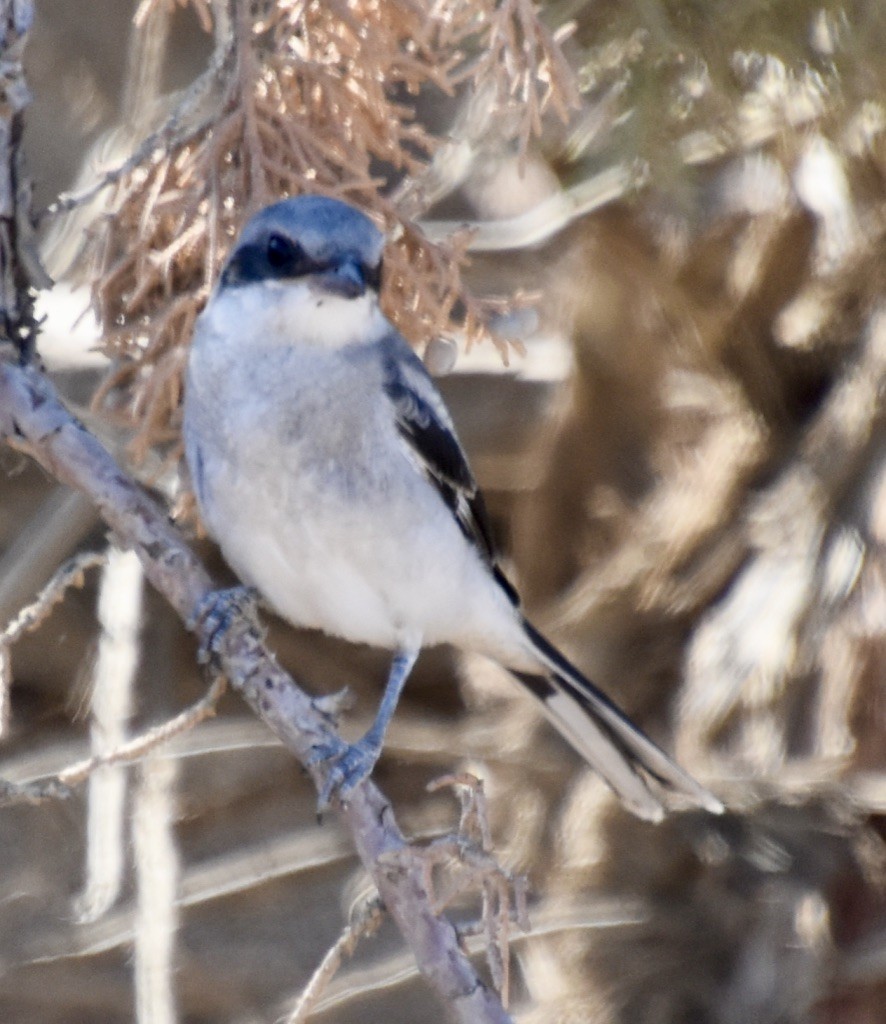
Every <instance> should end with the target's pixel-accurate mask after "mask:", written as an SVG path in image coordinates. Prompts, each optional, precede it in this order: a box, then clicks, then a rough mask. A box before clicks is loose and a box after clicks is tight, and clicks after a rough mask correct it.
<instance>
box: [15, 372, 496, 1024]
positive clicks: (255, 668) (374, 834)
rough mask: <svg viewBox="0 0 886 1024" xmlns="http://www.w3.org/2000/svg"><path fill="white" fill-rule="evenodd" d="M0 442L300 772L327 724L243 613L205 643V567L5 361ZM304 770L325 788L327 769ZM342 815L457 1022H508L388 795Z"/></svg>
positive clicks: (157, 511) (48, 388)
mask: <svg viewBox="0 0 886 1024" xmlns="http://www.w3.org/2000/svg"><path fill="white" fill-rule="evenodd" d="M0 437H2V438H4V439H5V440H6V441H7V443H9V444H10V445H11V446H12V447H14V448H16V449H17V450H19V451H24V452H26V453H28V454H29V455H31V456H32V457H33V458H34V459H35V460H36V461H37V462H38V463H40V465H41V466H43V468H44V469H45V470H47V472H49V473H50V474H52V475H53V476H54V477H56V478H57V479H58V480H59V481H61V482H63V483H65V484H67V485H68V486H70V487H73V488H76V489H78V490H80V491H82V492H83V493H85V494H86V495H87V496H88V497H89V498H90V500H91V501H92V502H93V503H94V504H95V506H96V508H97V509H98V511H99V513H100V514H101V516H102V517H103V519H104V520H105V522H106V523H107V524H108V525H109V526H110V528H111V530H112V531H113V532H114V534H115V535H116V538H117V542H118V543H120V544H121V545H122V546H124V547H128V548H131V549H132V550H134V551H135V552H136V553H137V555H138V557H139V558H140V560H141V562H142V564H143V566H144V569H145V575H146V576H147V577H148V579H149V580H150V581H151V583H152V584H153V585H154V586H155V587H156V588H157V590H159V591H160V592H161V593H162V594H163V595H164V596H165V597H166V599H167V600H168V601H169V603H170V604H171V605H172V606H173V608H174V609H175V610H176V612H177V613H178V614H179V616H180V617H181V618H182V620H183V621H184V622H186V623H188V624H189V625H190V626H191V628H193V629H194V630H195V631H196V632H197V634H198V639H199V640H200V642H201V644H202V645H203V646H204V647H205V648H206V649H209V648H210V647H211V649H212V650H213V651H214V652H215V653H216V655H217V657H218V660H219V664H220V666H221V669H222V671H223V673H224V675H225V676H226V677H227V678H228V680H229V681H230V683H231V685H232V686H233V687H234V688H235V689H237V690H238V691H239V692H240V694H241V695H242V696H243V697H244V698H245V699H246V701H247V702H248V703H249V704H250V706H251V707H252V708H253V710H254V711H255V712H256V714H258V715H259V716H260V717H261V718H262V719H263V721H264V722H265V723H266V724H267V725H268V727H269V728H270V729H271V730H272V731H273V732H274V733H275V734H276V736H277V737H278V738H279V739H280V740H281V741H282V742H283V743H284V744H285V745H286V746H287V747H289V749H290V750H292V751H293V752H294V753H295V755H296V756H297V757H298V758H299V760H300V761H301V762H302V763H303V764H306V762H307V760H308V756H309V754H310V752H311V750H312V749H313V748H314V747H315V746H317V745H318V744H320V743H326V744H328V743H329V742H330V740H332V739H333V734H332V732H331V727H330V723H329V719H328V717H327V716H324V715H323V714H322V712H321V711H320V710H318V707H317V705H316V704H315V702H314V701H312V700H311V698H310V697H309V696H308V695H307V694H306V693H304V691H303V690H301V689H300V688H299V687H298V686H297V685H296V684H295V683H294V682H293V680H292V679H291V678H290V677H289V676H288V675H287V674H286V673H285V672H284V671H283V670H282V669H281V668H280V667H279V666H278V665H277V663H276V661H275V660H274V657H273V655H272V654H271V653H270V652H269V651H268V649H267V647H266V646H265V644H264V642H263V639H262V636H261V631H260V629H259V628H258V626H257V623H256V622H255V621H254V620H252V619H251V618H250V617H249V616H244V615H238V614H236V613H235V614H234V615H233V617H232V619H231V624H230V628H228V629H226V630H224V631H223V633H222V634H221V635H220V636H214V637H213V636H205V635H201V630H202V631H204V632H205V631H206V629H207V625H206V619H205V617H204V618H203V619H202V620H200V621H197V619H196V611H197V609H199V608H201V607H205V606H206V604H207V602H208V601H209V600H210V598H211V595H212V593H213V589H214V588H213V584H212V581H211V579H210V577H209V575H208V574H207V572H206V570H205V569H204V568H203V566H202V564H201V563H200V562H199V561H198V559H197V558H196V557H195V555H194V554H193V552H192V551H191V550H190V548H189V547H188V546H187V545H186V544H185V543H184V542H183V540H182V539H181V537H180V536H179V534H178V532H177V531H176V530H175V529H174V528H173V527H172V526H171V525H170V523H169V521H168V518H167V515H166V513H165V511H164V510H163V509H162V508H161V507H160V506H159V505H158V504H156V503H155V502H154V501H153V499H151V498H150V497H149V496H148V495H147V494H146V493H145V492H144V491H143V490H142V489H141V488H140V487H138V486H137V485H136V484H135V483H134V482H133V481H132V480H130V479H129V478H128V477H127V476H126V474H125V473H124V472H123V471H122V470H121V469H120V467H119V466H117V464H116V463H115V462H114V460H113V459H112V458H111V456H110V455H109V454H108V452H107V451H106V450H105V449H104V448H103V447H102V445H101V444H100V443H99V442H98V440H97V439H96V438H95V437H94V436H92V435H91V434H90V433H89V432H88V431H87V430H86V429H85V427H83V425H82V424H80V423H79V422H78V421H77V420H76V419H74V417H73V416H71V414H70V413H69V412H68V411H67V410H66V409H65V408H64V407H63V406H62V405H61V403H60V402H59V400H58V397H57V396H56V393H55V391H54V389H53V387H52V385H51V383H50V382H49V381H48V380H47V378H46V377H45V376H44V375H43V374H42V373H40V372H39V371H38V370H37V369H36V368H35V367H33V366H23V367H20V366H14V365H12V364H11V363H0ZM306 766H307V765H306ZM308 770H309V771H310V772H311V774H312V776H313V778H314V781H315V783H317V784H318V785H321V784H322V781H323V780H322V776H323V773H324V770H325V769H324V768H323V766H322V765H321V766H314V767H308ZM341 813H342V817H343V818H344V820H345V822H346V823H347V825H348V827H349V829H350V831H351V834H352V836H353V839H354V843H355V845H356V848H357V852H358V854H359V856H360V858H361V860H362V862H363V864H364V866H365V867H366V869H367V871H368V872H369V874H370V875H371V877H372V879H373V881H374V883H375V885H376V886H377V888H378V891H379V894H380V896H381V898H382V900H383V902H384V905H385V907H386V908H387V910H388V912H389V913H390V914H391V916H392V917H393V918H394V920H395V921H396V922H397V925H398V927H399V928H400V931H401V932H402V934H403V936H404V938H405V939H406V941H407V942H408V944H409V945H410V947H411V949H412V951H413V954H414V956H415V958H416V961H417V964H418V966H419V969H420V970H421V972H422V974H423V975H424V977H425V978H426V979H427V980H428V982H429V983H430V984H431V985H432V987H433V988H434V989H435V991H436V992H437V994H438V995H439V996H440V997H441V999H442V1000H443V1001H444V1003H445V1005H446V1006H447V1007H448V1008H449V1010H450V1013H451V1014H452V1016H453V1019H455V1020H457V1021H461V1022H464V1024H468V1022H470V1024H493V1022H497V1024H504V1022H506V1021H509V1020H510V1019H511V1018H510V1017H509V1016H508V1014H507V1013H506V1012H505V1010H504V1009H503V1007H502V1005H501V1002H500V1001H499V1000H498V998H497V997H496V996H495V994H494V993H493V992H491V991H490V989H489V988H488V987H487V986H486V985H485V984H484V983H483V982H482V981H481V979H480V978H479V976H478V975H477V973H476V971H475V970H474V967H473V965H472V964H471V963H470V961H469V960H468V959H467V957H466V956H465V955H464V953H463V952H462V950H461V949H460V947H459V943H458V936H457V934H456V930H455V928H454V927H453V925H452V924H451V923H450V922H449V921H448V920H447V919H446V918H445V917H440V916H437V915H436V914H435V913H434V912H433V910H432V901H431V897H430V894H429V893H428V891H427V887H426V885H425V882H424V879H423V878H422V873H421V870H420V869H419V868H418V867H417V866H415V865H412V864H409V863H408V860H407V861H406V862H405V863H404V864H403V865H402V866H395V865H393V864H392V863H391V860H390V855H391V854H392V853H394V852H396V851H398V850H404V849H406V848H407V845H408V844H407V842H406V840H405V839H404V837H403V834H402V832H401V831H400V829H399V827H398V826H397V823H396V821H395V819H394V814H393V811H392V809H391V805H390V804H389V802H388V801H387V800H386V798H385V797H384V796H383V795H382V794H381V793H380V792H379V790H378V789H377V788H376V787H375V786H374V785H373V784H372V783H371V782H367V783H364V784H363V785H361V786H358V787H357V788H356V789H355V790H354V791H353V793H352V794H351V795H350V799H349V802H348V804H347V806H346V807H344V808H342V809H341Z"/></svg>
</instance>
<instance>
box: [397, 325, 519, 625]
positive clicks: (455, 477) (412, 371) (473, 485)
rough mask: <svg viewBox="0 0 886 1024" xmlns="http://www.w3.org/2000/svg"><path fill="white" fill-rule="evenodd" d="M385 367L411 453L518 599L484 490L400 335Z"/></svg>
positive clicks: (510, 593)
mask: <svg viewBox="0 0 886 1024" xmlns="http://www.w3.org/2000/svg"><path fill="white" fill-rule="evenodd" d="M383 371H384V376H383V388H384V392H385V394H386V395H387V397H388V399H389V400H390V402H391V404H392V406H393V409H394V416H395V421H396V424H397V430H398V431H399V433H400V436H401V438H402V439H403V441H404V442H405V444H406V445H407V447H408V450H409V454H410V456H411V457H412V458H413V460H414V461H415V462H416V463H417V465H418V467H419V469H420V470H421V472H422V473H423V474H424V476H425V477H426V479H427V480H428V481H429V482H430V483H431V484H433V486H434V487H435V488H436V489H437V491H438V493H439V495H440V497H441V498H442V499H443V501H444V503H445V504H446V506H447V507H448V508H449V510H450V512H451V513H452V515H453V517H454V518H455V521H456V522H457V523H458V526H459V528H460V529H461V531H462V533H463V534H464V535H465V537H467V539H468V540H469V541H470V542H471V543H472V544H473V545H474V546H475V547H476V548H477V550H478V551H479V552H480V554H481V556H482V557H483V559H484V561H485V562H486V563H487V564H488V565H489V568H490V570H491V571H492V573H493V575H494V576H495V577H496V578H497V579H498V581H499V583H500V584H501V586H502V587H503V588H504V589H505V591H506V592H507V594H508V596H509V597H510V599H511V601H512V602H513V603H514V604H515V605H517V604H518V603H519V600H518V597H517V594H516V591H515V590H514V588H513V586H512V585H511V584H510V582H509V581H508V580H507V578H506V577H505V576H504V574H503V573H502V570H501V568H500V566H499V561H498V551H497V549H496V546H495V541H494V540H493V536H492V529H491V526H490V523H489V516H488V514H487V512H486V504H485V502H484V501H483V495H482V493H481V492H480V490H479V488H478V487H477V482H476V480H474V475H473V473H472V472H471V468H470V466H469V465H468V460H467V457H466V456H465V453H464V450H463V449H462V446H461V444H460V443H459V440H458V438H457V437H456V434H455V428H454V426H453V423H452V420H451V419H450V417H449V413H448V412H447V410H446V406H445V405H444V404H443V399H442V398H441V397H440V394H439V392H438V391H437V389H436V387H435V386H434V382H433V381H432V380H431V378H430V376H429V374H428V372H427V370H426V369H425V368H424V365H423V364H422V362H421V360H420V359H419V358H418V357H417V356H416V355H415V353H414V352H413V351H412V349H410V348H409V346H408V345H407V344H406V342H405V341H403V339H402V338H399V337H398V336H396V335H393V336H391V337H390V338H388V339H386V340H385V347H384V363H383Z"/></svg>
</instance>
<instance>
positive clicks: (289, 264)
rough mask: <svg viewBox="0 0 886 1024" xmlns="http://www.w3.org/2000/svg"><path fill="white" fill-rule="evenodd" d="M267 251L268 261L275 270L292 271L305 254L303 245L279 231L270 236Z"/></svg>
mask: <svg viewBox="0 0 886 1024" xmlns="http://www.w3.org/2000/svg"><path fill="white" fill-rule="evenodd" d="M267 252H268V263H269V264H270V265H271V268H272V269H273V270H289V271H292V270H294V269H295V267H296V265H297V264H298V263H299V262H300V260H301V259H302V257H303V255H304V253H303V252H302V249H301V246H299V245H298V244H297V243H296V242H293V241H292V239H291V238H287V237H286V236H285V235H280V234H277V232H274V233H273V234H271V235H270V236H269V237H268V249H267Z"/></svg>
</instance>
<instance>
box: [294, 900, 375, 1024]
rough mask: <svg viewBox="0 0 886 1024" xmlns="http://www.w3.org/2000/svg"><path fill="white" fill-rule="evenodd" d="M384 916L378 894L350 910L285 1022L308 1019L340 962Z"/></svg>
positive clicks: (298, 1023)
mask: <svg viewBox="0 0 886 1024" xmlns="http://www.w3.org/2000/svg"><path fill="white" fill-rule="evenodd" d="M383 918H384V907H383V906H382V904H381V903H380V902H379V900H378V897H377V896H376V897H374V898H373V899H370V900H366V901H364V902H363V903H361V904H360V905H359V906H358V907H357V908H356V909H355V910H354V912H353V913H352V914H351V920H350V921H349V922H348V923H347V925H346V926H345V928H344V929H343V930H342V933H341V935H339V937H338V938H337V939H336V940H335V943H334V944H333V945H332V946H331V948H330V949H329V951H328V952H327V954H326V956H324V957H323V959H322V960H321V961H320V963H319V964H318V966H317V969H316V970H315V971H314V973H313V974H312V975H311V980H310V981H309V982H308V983H307V985H305V988H304V991H303V992H302V994H301V995H300V996H299V999H298V1002H297V1003H296V1004H295V1009H293V1011H292V1013H291V1014H290V1015H289V1016H288V1017H287V1018H286V1024H301V1022H302V1021H305V1020H307V1018H308V1017H309V1016H310V1014H311V1013H312V1012H313V1010H314V1008H315V1006H316V1004H317V1000H318V999H319V998H320V997H321V996H322V995H323V993H324V992H325V991H326V986H327V985H328V984H329V982H330V981H331V980H332V978H333V977H334V976H335V972H336V971H337V970H338V969H339V967H340V966H341V963H342V960H343V959H344V958H345V957H346V956H351V955H353V952H354V950H355V949H356V948H357V943H358V942H359V941H360V940H361V939H363V938H366V937H368V936H370V935H373V934H374V933H375V932H376V931H378V927H379V925H380V924H381V922H382V920H383Z"/></svg>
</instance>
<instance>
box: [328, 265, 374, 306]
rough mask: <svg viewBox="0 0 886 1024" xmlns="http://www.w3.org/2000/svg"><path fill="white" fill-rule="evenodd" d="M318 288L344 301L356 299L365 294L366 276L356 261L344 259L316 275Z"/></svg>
mask: <svg viewBox="0 0 886 1024" xmlns="http://www.w3.org/2000/svg"><path fill="white" fill-rule="evenodd" d="M317 279H318V283H319V284H320V287H321V288H322V289H323V290H324V291H327V292H332V294H333V295H340V296H342V298H345V299H357V298H359V297H360V296H361V295H363V294H365V292H366V275H365V274H364V273H363V268H362V266H361V265H360V263H359V261H358V260H355V259H344V260H342V261H341V262H340V263H336V264H335V265H334V266H332V267H329V268H328V269H327V270H324V271H323V272H322V273H320V274H318V275H317Z"/></svg>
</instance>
